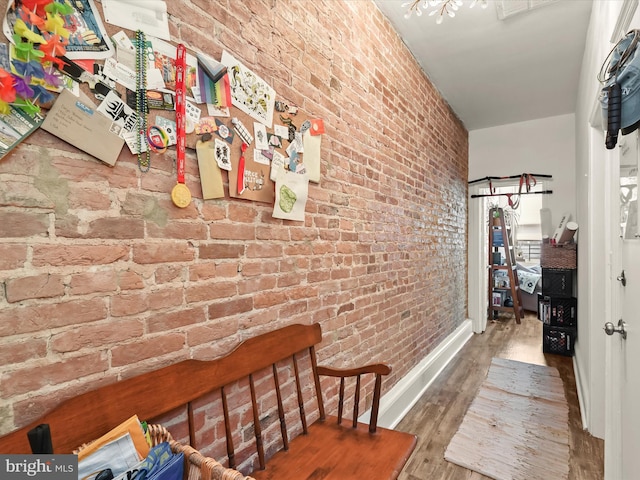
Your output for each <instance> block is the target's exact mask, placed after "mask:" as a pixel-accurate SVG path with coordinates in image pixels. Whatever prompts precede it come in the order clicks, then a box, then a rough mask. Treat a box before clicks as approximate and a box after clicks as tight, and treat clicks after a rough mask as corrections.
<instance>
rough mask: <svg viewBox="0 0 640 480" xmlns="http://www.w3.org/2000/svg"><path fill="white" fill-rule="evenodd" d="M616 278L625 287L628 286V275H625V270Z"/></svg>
mask: <svg viewBox="0 0 640 480" xmlns="http://www.w3.org/2000/svg"><path fill="white" fill-rule="evenodd" d="M616 280H618V281H619V282H620V283H621V284H622V286H623V287H626V286H627V277H625V275H624V270H622V273H621V274H620V275H618V276H617V277H616Z"/></svg>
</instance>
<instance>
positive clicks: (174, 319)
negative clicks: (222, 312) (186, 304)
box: [147, 308, 206, 333]
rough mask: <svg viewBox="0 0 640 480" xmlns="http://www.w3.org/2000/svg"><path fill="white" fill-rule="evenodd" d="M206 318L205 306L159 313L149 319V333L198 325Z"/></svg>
mask: <svg viewBox="0 0 640 480" xmlns="http://www.w3.org/2000/svg"><path fill="white" fill-rule="evenodd" d="M205 320H206V311H205V309H204V308H189V309H180V310H178V311H177V312H170V313H159V314H157V315H153V316H152V317H149V318H148V319H147V328H148V331H149V333H161V332H165V331H166V332H168V331H171V330H175V329H178V328H181V327H185V326H191V325H197V324H199V323H203V322H204V321H205Z"/></svg>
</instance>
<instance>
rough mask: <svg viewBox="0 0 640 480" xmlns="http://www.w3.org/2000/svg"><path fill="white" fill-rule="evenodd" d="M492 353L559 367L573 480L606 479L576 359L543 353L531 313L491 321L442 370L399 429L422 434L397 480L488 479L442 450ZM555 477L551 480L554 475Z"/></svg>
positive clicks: (600, 443)
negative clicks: (585, 419)
mask: <svg viewBox="0 0 640 480" xmlns="http://www.w3.org/2000/svg"><path fill="white" fill-rule="evenodd" d="M493 357H499V358H508V359H511V360H518V361H521V362H528V363H534V364H538V365H549V366H552V367H556V368H557V369H558V371H559V372H560V377H561V378H562V380H563V383H564V390H565V395H566V397H567V401H568V403H569V430H570V434H569V447H570V457H571V458H570V464H569V480H600V479H602V478H603V477H604V442H603V441H602V440H600V439H597V438H595V437H593V436H592V435H590V434H589V433H588V432H586V431H585V430H583V428H582V419H581V417H580V406H579V404H578V394H577V391H576V382H575V375H574V372H573V362H572V358H570V357H563V356H559V355H550V354H544V353H543V352H542V322H540V321H539V320H538V319H537V318H536V317H535V315H534V314H530V313H527V315H526V316H525V317H524V318H523V319H522V324H520V325H517V324H516V323H515V320H514V319H513V318H504V319H499V320H497V321H493V322H489V324H488V325H487V330H486V331H485V332H484V333H483V334H480V335H474V336H473V337H472V338H471V340H469V342H467V344H466V345H465V346H464V347H463V349H462V350H461V351H460V353H458V355H457V356H456V358H455V359H454V360H453V361H452V362H451V363H450V364H449V365H448V366H447V367H446V368H445V370H443V372H442V373H441V374H440V375H439V377H438V378H437V379H436V380H435V381H434V382H433V384H432V385H431V386H430V387H429V389H428V390H427V392H426V393H425V394H424V395H423V396H422V398H421V399H420V400H419V401H418V403H416V405H415V406H414V407H413V408H412V409H411V411H410V412H409V413H408V414H407V415H406V417H405V418H404V419H403V420H402V421H401V422H400V424H398V426H397V427H396V429H398V430H402V431H405V432H411V433H415V434H416V435H418V444H417V446H416V449H415V450H414V452H413V454H412V455H411V458H410V459H409V461H408V462H407V465H406V466H405V468H404V469H403V471H402V473H401V474H400V476H399V477H398V479H399V480H427V479H433V480H436V479H437V480H463V479H469V480H484V479H487V478H488V477H485V476H484V475H481V474H479V473H476V472H472V471H471V470H467V469H466V468H463V467H459V466H457V465H454V464H452V463H449V462H447V461H446V460H445V459H444V451H445V449H446V448H447V445H448V444H449V441H450V440H451V437H453V435H454V434H455V433H456V431H457V429H458V426H459V425H460V423H461V422H462V418H463V417H464V414H465V412H466V411H467V408H468V407H469V405H470V404H471V402H472V401H473V398H474V397H475V395H476V392H477V391H478V389H479V387H480V384H481V383H482V382H483V380H484V379H485V377H486V374H487V371H488V369H489V365H490V364H491V359H492V358H493ZM550 480H552V479H550Z"/></svg>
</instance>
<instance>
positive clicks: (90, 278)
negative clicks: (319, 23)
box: [69, 270, 118, 295]
mask: <svg viewBox="0 0 640 480" xmlns="http://www.w3.org/2000/svg"><path fill="white" fill-rule="evenodd" d="M69 286H70V287H71V294H72V295H85V294H88V293H104V292H113V291H115V290H116V289H117V288H118V278H117V275H116V272H114V271H112V270H109V271H105V272H100V271H98V272H91V273H80V274H78V275H73V276H72V277H71V283H70V284H69Z"/></svg>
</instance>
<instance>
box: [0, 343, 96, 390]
mask: <svg viewBox="0 0 640 480" xmlns="http://www.w3.org/2000/svg"><path fill="white" fill-rule="evenodd" d="M108 367H109V363H108V361H107V358H106V355H105V354H104V353H101V352H96V353H90V354H87V355H81V356H77V357H73V358H69V359H65V360H62V361H59V362H55V363H50V364H43V363H42V362H39V363H35V362H29V363H28V364H25V366H24V367H23V368H20V369H19V370H14V371H12V372H10V373H5V374H3V375H2V377H1V378H2V391H1V392H0V397H3V398H8V397H11V396H12V395H22V394H25V393H30V392H34V391H38V390H39V389H41V388H43V387H45V386H47V385H59V384H62V383H65V382H68V381H71V380H77V379H79V378H82V377H84V376H87V375H91V374H93V373H99V372H104V371H106V370H107V368H108Z"/></svg>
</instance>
